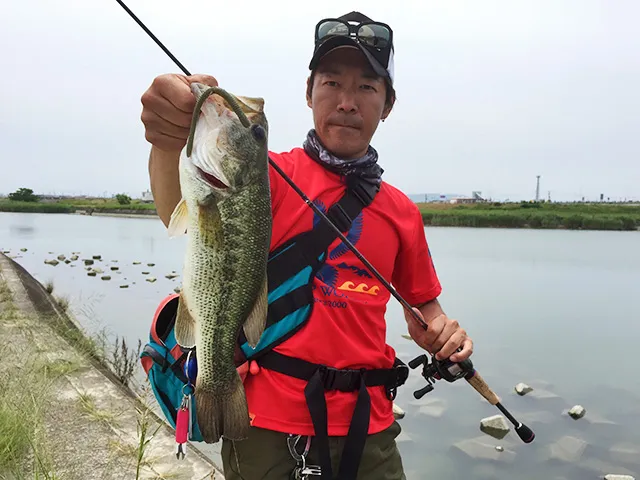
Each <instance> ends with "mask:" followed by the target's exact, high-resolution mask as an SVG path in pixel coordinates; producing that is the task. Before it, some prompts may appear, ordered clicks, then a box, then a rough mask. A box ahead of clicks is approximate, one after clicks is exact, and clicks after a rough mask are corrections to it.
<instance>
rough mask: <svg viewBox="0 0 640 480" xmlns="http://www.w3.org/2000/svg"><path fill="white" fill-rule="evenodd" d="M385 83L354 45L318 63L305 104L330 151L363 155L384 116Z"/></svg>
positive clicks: (343, 155)
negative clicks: (309, 109)
mask: <svg viewBox="0 0 640 480" xmlns="http://www.w3.org/2000/svg"><path fill="white" fill-rule="evenodd" d="M385 99H386V85H385V82H384V79H383V78H380V77H378V76H377V75H376V74H375V73H374V72H373V70H372V69H371V67H370V66H369V64H368V62H367V60H366V58H365V57H364V55H363V54H362V52H360V51H359V50H358V49H356V48H339V49H336V50H334V51H332V52H331V53H329V54H328V55H326V56H325V57H324V58H323V59H322V60H321V62H320V64H319V65H318V68H317V69H316V74H315V77H314V79H313V88H312V93H311V97H309V96H307V104H308V105H309V107H310V108H311V109H312V110H313V121H314V125H315V129H316V132H317V133H318V136H319V137H320V140H321V141H322V143H323V144H324V145H325V147H327V149H329V151H331V152H332V153H333V154H334V155H336V156H338V157H340V158H344V159H352V158H358V157H361V156H363V155H364V154H365V153H366V151H367V148H368V146H369V142H370V141H371V138H372V137H373V134H374V133H375V131H376V129H377V127H378V123H379V122H380V120H381V119H383V118H386V116H387V115H388V114H389V111H390V108H385Z"/></svg>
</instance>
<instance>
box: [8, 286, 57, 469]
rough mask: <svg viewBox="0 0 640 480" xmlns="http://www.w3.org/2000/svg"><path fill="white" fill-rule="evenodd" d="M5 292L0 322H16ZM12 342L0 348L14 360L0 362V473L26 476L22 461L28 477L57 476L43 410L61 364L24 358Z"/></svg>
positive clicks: (18, 316) (16, 314)
mask: <svg viewBox="0 0 640 480" xmlns="http://www.w3.org/2000/svg"><path fill="white" fill-rule="evenodd" d="M0 290H1V291H2V292H4V294H5V295H4V296H3V307H4V308H3V310H2V313H0V323H3V324H5V325H9V324H19V322H20V321H21V319H20V314H19V312H18V310H17V309H16V308H15V306H14V305H13V303H12V299H11V298H10V295H9V296H8V297H7V296H6V292H7V291H8V288H7V286H6V285H5V284H0ZM17 350H18V348H13V346H12V345H2V347H0V358H13V359H16V361H15V362H2V364H0V385H1V388H0V474H2V473H8V474H10V475H12V476H13V478H16V479H22V478H26V477H25V475H24V471H25V464H26V463H27V462H30V463H31V464H32V467H31V470H32V473H33V475H30V478H45V479H51V480H53V479H56V478H58V477H57V476H56V475H55V473H53V471H54V469H53V464H52V460H51V455H50V453H49V448H48V442H47V439H46V435H45V433H44V429H43V423H44V413H45V411H46V409H47V408H48V404H49V400H48V399H49V395H48V394H49V392H50V390H51V387H52V384H53V382H54V381H55V380H56V379H57V378H58V377H59V375H61V370H62V369H61V368H60V365H52V368H47V367H46V366H45V365H43V364H42V360H41V359H40V358H30V357H27V358H23V357H22V356H21V355H20V354H21V353H22V352H20V351H17Z"/></svg>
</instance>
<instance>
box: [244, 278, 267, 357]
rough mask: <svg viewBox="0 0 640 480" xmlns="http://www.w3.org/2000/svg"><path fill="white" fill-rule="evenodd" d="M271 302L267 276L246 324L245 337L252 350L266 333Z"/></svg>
mask: <svg viewBox="0 0 640 480" xmlns="http://www.w3.org/2000/svg"><path fill="white" fill-rule="evenodd" d="M268 307H269V302H268V300H267V275H266V274H265V276H264V280H263V281H262V287H261V288H260V293H259V294H258V297H257V298H256V303H254V304H253V309H252V310H251V313H249V316H248V317H247V319H246V320H245V322H244V326H243V329H244V336H245V337H247V342H248V343H249V345H251V348H255V346H256V345H257V344H258V341H260V336H261V335H262V332H264V328H265V326H266V324H267V309H268Z"/></svg>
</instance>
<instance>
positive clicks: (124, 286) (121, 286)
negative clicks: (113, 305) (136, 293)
mask: <svg viewBox="0 0 640 480" xmlns="http://www.w3.org/2000/svg"><path fill="white" fill-rule="evenodd" d="M120 288H129V285H120Z"/></svg>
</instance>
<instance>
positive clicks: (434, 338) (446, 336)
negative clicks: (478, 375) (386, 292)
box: [404, 304, 473, 362]
mask: <svg viewBox="0 0 640 480" xmlns="http://www.w3.org/2000/svg"><path fill="white" fill-rule="evenodd" d="M427 305H429V304H427ZM436 305H437V304H436ZM413 310H414V311H415V312H416V313H417V314H418V316H419V317H420V318H422V319H423V320H424V316H423V313H422V312H421V311H420V310H418V309H417V308H414V309H413ZM422 310H423V311H429V310H432V308H431V307H430V306H425V307H423V308H422ZM404 318H405V320H406V321H407V326H408V328H409V335H411V338H413V340H414V341H415V342H416V343H417V344H418V345H420V346H421V347H422V348H424V349H425V350H427V351H428V352H429V353H431V354H434V353H435V354H436V355H435V358H436V359H437V360H443V359H445V358H449V359H450V360H451V361H452V362H461V361H463V360H466V359H467V358H469V357H470V356H471V354H472V353H473V341H472V340H471V338H469V337H468V336H467V332H466V331H465V330H464V329H463V328H462V327H461V326H460V325H459V324H458V322H457V321H456V320H453V319H451V318H449V317H447V316H446V315H445V314H444V313H443V312H442V310H441V309H440V308H439V305H438V306H437V310H436V316H435V317H433V318H431V319H430V320H428V321H427V322H426V323H427V324H428V328H427V330H424V328H422V326H421V325H420V324H419V323H418V322H417V320H416V319H415V318H413V316H412V315H411V314H410V313H409V312H407V311H406V310H405V311H404ZM427 318H429V317H427ZM459 347H462V350H461V351H460V352H456V350H458V348H459Z"/></svg>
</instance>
